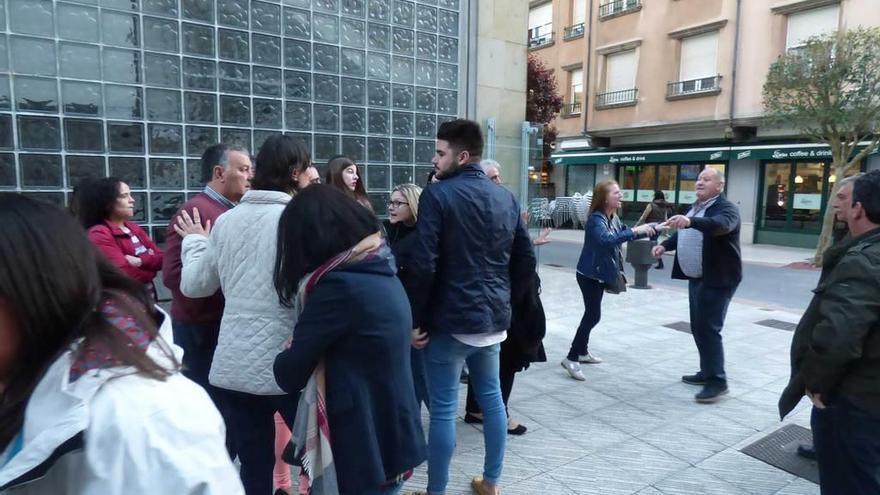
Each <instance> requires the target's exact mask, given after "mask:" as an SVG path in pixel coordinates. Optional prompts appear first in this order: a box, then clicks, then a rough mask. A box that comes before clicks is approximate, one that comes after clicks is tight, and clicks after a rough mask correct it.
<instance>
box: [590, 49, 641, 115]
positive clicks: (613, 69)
mask: <svg viewBox="0 0 880 495" xmlns="http://www.w3.org/2000/svg"><path fill="white" fill-rule="evenodd" d="M635 80H636V51H635V50H629V51H625V52H620V53H615V54H612V55H606V56H605V92H604V93H600V94H597V95H596V106H597V107H599V108H601V107H608V106H616V105H631V104H635V102H636V96H637V93H638V90H637V89H636V87H635Z"/></svg>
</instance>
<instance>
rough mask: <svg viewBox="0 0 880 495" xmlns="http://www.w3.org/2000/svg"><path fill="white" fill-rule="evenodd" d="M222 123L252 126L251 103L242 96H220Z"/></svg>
mask: <svg viewBox="0 0 880 495" xmlns="http://www.w3.org/2000/svg"><path fill="white" fill-rule="evenodd" d="M220 122H221V123H223V124H236V125H251V101H250V99H249V98H245V97H241V96H225V95H221V96H220Z"/></svg>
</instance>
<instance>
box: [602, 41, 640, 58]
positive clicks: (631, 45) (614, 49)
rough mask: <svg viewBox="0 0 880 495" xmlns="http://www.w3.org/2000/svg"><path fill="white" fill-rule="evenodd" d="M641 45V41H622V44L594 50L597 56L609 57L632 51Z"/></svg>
mask: <svg viewBox="0 0 880 495" xmlns="http://www.w3.org/2000/svg"><path fill="white" fill-rule="evenodd" d="M641 45H642V39H641V38H639V39H635V40H629V41H624V42H622V43H615V44H613V45H605V46H600V47H599V48H596V53H598V54H599V55H611V54H613V53H618V52H625V51H629V50H634V49H636V48H638V47H639V46H641Z"/></svg>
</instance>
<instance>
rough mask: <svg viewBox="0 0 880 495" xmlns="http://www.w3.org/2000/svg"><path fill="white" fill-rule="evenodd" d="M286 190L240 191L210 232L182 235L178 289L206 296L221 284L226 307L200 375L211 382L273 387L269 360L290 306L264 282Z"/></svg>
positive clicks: (283, 336)
mask: <svg viewBox="0 0 880 495" xmlns="http://www.w3.org/2000/svg"><path fill="white" fill-rule="evenodd" d="M289 201H290V195H289V194H286V193H283V192H277V191H248V192H247V193H245V195H244V197H243V198H242V199H241V203H239V204H238V206H236V207H235V208H233V209H231V210H229V211H228V212H226V213H224V214H222V215H220V217H219V218H218V219H217V224H216V225H214V226H213V228H212V230H211V234H210V237H205V236H201V235H188V236H186V237H185V238H184V239H183V244H182V247H181V259H182V260H183V271H182V273H181V277H180V291H181V292H183V294H184V295H185V296H187V297H206V296H210V295H211V294H213V293H214V292H215V291H216V290H217V289H218V288H220V289H223V296H224V297H225V298H226V307H225V309H224V310H223V320H222V322H221V323H220V337H219V339H218V342H217V350H216V351H215V352H214V362H213V364H212V365H211V373H210V375H209V376H208V378H209V380H210V382H211V384H212V385H215V386H217V387H220V388H224V389H227V390H235V391H238V392H246V393H249V394H255V395H281V394H284V392H283V391H282V390H281V389H280V388H279V387H278V384H277V383H275V374H274V373H273V372H272V365H273V363H274V362H275V356H276V355H277V354H278V353H279V352H281V350H282V349H283V347H284V341H285V340H287V338H288V337H290V335H291V334H292V333H293V327H294V324H295V323H296V318H295V317H294V312H293V310H292V309H290V308H285V307H282V306H281V305H280V304H279V302H278V294H277V293H276V292H275V286H274V285H273V282H272V271H273V269H274V268H275V252H276V242H278V240H277V235H278V220H279V218H280V217H281V212H282V211H284V207H285V206H286V205H287V203H288V202H289Z"/></svg>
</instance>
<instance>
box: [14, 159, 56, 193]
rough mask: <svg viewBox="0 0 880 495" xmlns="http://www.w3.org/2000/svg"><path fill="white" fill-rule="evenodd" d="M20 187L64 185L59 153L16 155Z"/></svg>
mask: <svg viewBox="0 0 880 495" xmlns="http://www.w3.org/2000/svg"><path fill="white" fill-rule="evenodd" d="M18 162H19V164H20V165H21V187H23V188H25V189H28V188H40V187H64V173H63V172H62V169H61V156H60V155H25V154H21V155H18Z"/></svg>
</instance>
